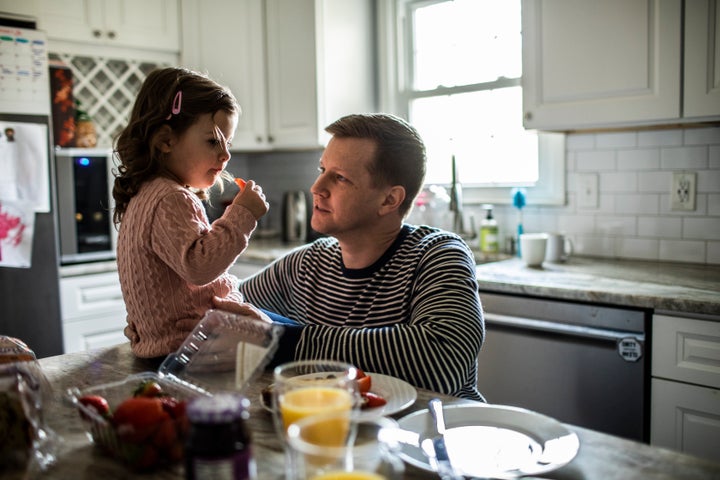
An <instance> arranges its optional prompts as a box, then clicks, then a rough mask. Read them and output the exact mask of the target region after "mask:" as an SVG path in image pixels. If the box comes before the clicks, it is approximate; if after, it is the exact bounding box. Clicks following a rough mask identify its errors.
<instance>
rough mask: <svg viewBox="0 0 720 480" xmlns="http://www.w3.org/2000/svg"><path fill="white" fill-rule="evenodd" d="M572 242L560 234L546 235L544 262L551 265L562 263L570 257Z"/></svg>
mask: <svg viewBox="0 0 720 480" xmlns="http://www.w3.org/2000/svg"><path fill="white" fill-rule="evenodd" d="M572 250H573V244H572V241H571V240H570V239H569V238H567V237H566V236H565V235H562V234H560V233H548V234H547V253H546V255H545V261H547V262H551V263H557V262H564V261H566V260H567V259H568V258H569V257H570V255H572Z"/></svg>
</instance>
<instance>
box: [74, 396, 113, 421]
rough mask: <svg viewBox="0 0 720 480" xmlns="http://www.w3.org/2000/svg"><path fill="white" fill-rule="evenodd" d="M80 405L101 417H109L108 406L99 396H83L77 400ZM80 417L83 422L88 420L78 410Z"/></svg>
mask: <svg viewBox="0 0 720 480" xmlns="http://www.w3.org/2000/svg"><path fill="white" fill-rule="evenodd" d="M78 402H80V403H81V404H82V405H85V406H86V407H88V408H92V409H93V410H95V411H96V412H97V413H98V414H99V415H100V416H101V417H105V418H109V417H110V405H109V404H108V402H107V400H105V398H103V397H101V396H100V395H83V396H82V397H80V398H79V399H78ZM80 416H81V417H82V418H83V419H85V420H90V417H89V416H88V415H87V414H86V413H85V412H83V411H82V410H80Z"/></svg>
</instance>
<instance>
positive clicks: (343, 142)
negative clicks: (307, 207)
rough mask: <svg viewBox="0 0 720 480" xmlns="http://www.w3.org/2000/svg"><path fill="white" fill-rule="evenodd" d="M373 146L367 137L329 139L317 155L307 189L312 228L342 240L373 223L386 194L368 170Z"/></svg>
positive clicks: (361, 231)
mask: <svg viewBox="0 0 720 480" xmlns="http://www.w3.org/2000/svg"><path fill="white" fill-rule="evenodd" d="M375 149H376V147H375V142H374V141H372V140H369V139H361V138H337V137H333V138H332V139H331V140H330V142H329V143H328V146H327V148H325V151H324V152H323V155H322V158H320V167H319V171H320V174H319V175H318V178H317V180H315V183H314V184H313V186H312V187H311V189H310V191H311V192H312V194H313V215H312V221H311V225H312V228H313V229H314V230H315V231H317V232H320V233H322V234H325V235H331V236H333V237H335V238H338V239H342V237H343V236H346V237H347V238H350V237H349V236H354V235H363V234H366V233H368V232H369V231H370V230H371V229H372V226H374V225H375V223H376V222H377V220H378V210H379V209H380V206H381V205H382V204H383V202H384V201H385V194H386V193H385V190H386V189H385V187H383V186H379V185H375V182H374V180H373V178H372V176H371V175H370V171H369V170H368V166H369V165H370V164H371V161H372V159H373V157H374V155H375Z"/></svg>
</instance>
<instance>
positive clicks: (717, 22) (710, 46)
mask: <svg viewBox="0 0 720 480" xmlns="http://www.w3.org/2000/svg"><path fill="white" fill-rule="evenodd" d="M684 62H685V65H684V77H683V78H684V81H685V93H684V94H685V97H684V101H683V108H684V112H683V113H684V115H685V116H686V117H701V116H707V115H718V113H719V112H720V8H718V2H717V1H716V0H692V1H690V2H685V58H684Z"/></svg>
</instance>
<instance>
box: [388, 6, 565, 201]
mask: <svg viewBox="0 0 720 480" xmlns="http://www.w3.org/2000/svg"><path fill="white" fill-rule="evenodd" d="M380 5H381V6H382V7H384V8H380V10H379V15H380V17H379V18H380V24H381V25H385V31H384V33H385V35H384V36H381V39H380V44H381V47H382V48H380V51H381V55H380V57H381V67H380V68H381V78H384V79H386V81H385V82H384V83H383V84H382V85H381V92H382V98H381V102H382V104H383V105H384V106H385V108H387V109H389V110H390V111H394V112H396V113H398V114H399V115H401V116H403V117H405V118H407V119H409V121H410V122H411V123H412V124H413V125H414V126H415V127H416V128H417V129H418V131H419V132H420V134H421V135H422V137H423V139H424V140H425V143H426V147H427V153H428V172H427V176H426V179H425V181H426V183H427V184H449V183H450V182H451V178H452V171H451V163H452V162H451V159H452V157H453V156H454V157H455V160H456V163H457V166H458V175H459V180H460V182H461V183H462V185H463V194H464V201H465V203H500V204H502V203H510V202H511V199H512V195H511V192H512V189H513V188H518V187H521V188H525V189H526V191H527V198H528V203H533V204H539V203H542V204H562V203H563V202H564V200H565V195H564V186H565V185H564V183H565V158H564V157H565V140H564V135H563V134H559V133H539V132H536V131H532V130H525V129H524V128H523V125H522V114H523V113H522V36H521V5H520V0H515V1H501V2H499V1H497V0H391V1H388V2H382V3H381V4H380Z"/></svg>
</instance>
